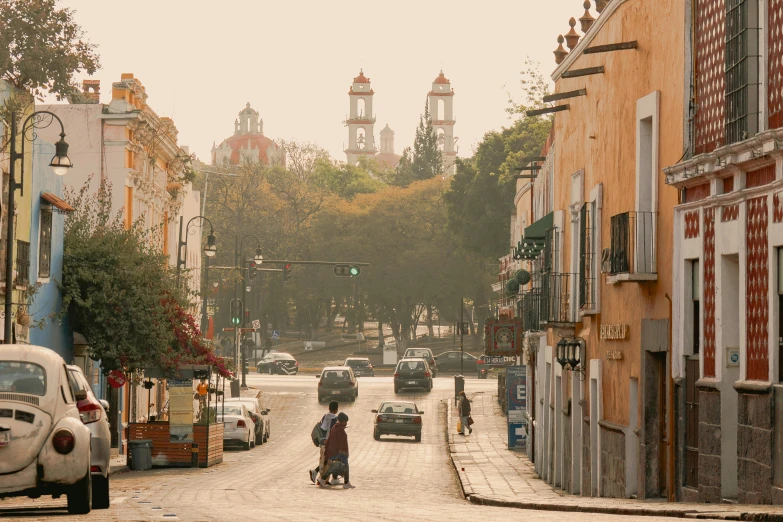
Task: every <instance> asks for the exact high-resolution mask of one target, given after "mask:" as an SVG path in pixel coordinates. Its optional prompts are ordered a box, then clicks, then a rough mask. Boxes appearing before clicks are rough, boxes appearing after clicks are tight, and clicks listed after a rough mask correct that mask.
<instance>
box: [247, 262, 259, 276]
mask: <svg viewBox="0 0 783 522" xmlns="http://www.w3.org/2000/svg"><path fill="white" fill-rule="evenodd" d="M256 268H257V267H256V262H255V261H248V264H247V278H248V279H253V278H254V277H255V276H256Z"/></svg>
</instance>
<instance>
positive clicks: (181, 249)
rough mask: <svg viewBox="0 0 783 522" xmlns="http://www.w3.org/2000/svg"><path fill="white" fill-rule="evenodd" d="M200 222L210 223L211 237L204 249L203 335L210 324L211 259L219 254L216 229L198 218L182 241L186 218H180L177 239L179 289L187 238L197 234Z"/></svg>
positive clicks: (188, 225) (185, 261)
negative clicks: (195, 224) (208, 302)
mask: <svg viewBox="0 0 783 522" xmlns="http://www.w3.org/2000/svg"><path fill="white" fill-rule="evenodd" d="M197 219H198V220H199V225H200V226H203V225H201V221H206V222H207V223H209V235H208V236H207V245H206V246H205V247H204V255H205V256H206V257H207V259H206V265H205V268H204V295H203V297H202V302H201V333H204V332H206V328H207V325H208V324H209V318H208V317H207V297H208V295H209V258H210V257H215V254H216V253H217V247H215V228H214V227H213V226H212V222H211V221H210V220H209V219H207V218H205V217H204V216H196V217H194V218H191V219H190V221H188V224H187V225H186V226H185V239H184V240H183V239H182V222H183V221H184V218H183V217H181V216H180V218H179V237H178V238H177V288H179V279H180V277H179V274H180V270H181V269H182V268H185V266H186V263H187V256H188V239H187V236H189V235H192V234H195V233H196V231H195V230H191V226H193V222H194V221H196V220H197Z"/></svg>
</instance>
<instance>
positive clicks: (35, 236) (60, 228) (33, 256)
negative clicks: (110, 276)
mask: <svg viewBox="0 0 783 522" xmlns="http://www.w3.org/2000/svg"><path fill="white" fill-rule="evenodd" d="M52 156H54V145H53V144H51V143H48V142H45V141H42V140H40V139H38V140H36V141H35V143H34V144H33V172H32V186H33V190H32V216H31V229H30V282H31V283H35V282H38V283H41V287H40V288H39V289H38V291H37V292H36V294H35V296H33V301H32V304H31V305H30V315H31V316H32V319H33V324H35V322H36V321H39V320H40V319H42V318H44V317H48V316H50V315H51V314H52V313H54V312H58V311H59V310H60V306H61V305H62V295H61V293H60V289H59V288H58V283H59V282H60V281H62V274H63V236H64V224H65V216H64V215H63V214H59V213H57V212H54V214H53V216H52V258H51V268H50V271H51V275H50V277H49V278H47V279H38V257H39V244H40V238H41V193H42V192H51V193H52V194H55V195H57V196H59V197H63V177H61V176H58V175H56V174H55V173H54V172H52V169H51V167H49V163H50V162H51V160H52ZM30 344H35V345H38V346H45V347H47V348H51V349H52V350H54V351H56V352H57V353H59V354H60V355H61V356H62V358H63V359H65V361H66V362H68V363H71V362H72V361H73V334H72V333H71V328H70V325H69V324H68V319H67V317H66V318H65V319H63V321H62V322H61V321H59V320H57V319H51V318H48V320H47V324H46V326H45V327H44V328H43V329H40V328H34V327H31V328H30Z"/></svg>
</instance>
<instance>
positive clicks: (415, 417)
mask: <svg viewBox="0 0 783 522" xmlns="http://www.w3.org/2000/svg"><path fill="white" fill-rule="evenodd" d="M372 412H373V413H375V414H376V415H375V428H374V429H373V434H372V436H373V438H374V439H375V440H380V439H381V435H405V436H408V437H415V438H416V442H421V427H422V423H421V416H422V415H423V414H424V412H423V411H421V410H420V409H418V408H417V407H416V404H414V403H412V402H408V401H386V402H382V403H381V405H380V406H378V409H377V410H372Z"/></svg>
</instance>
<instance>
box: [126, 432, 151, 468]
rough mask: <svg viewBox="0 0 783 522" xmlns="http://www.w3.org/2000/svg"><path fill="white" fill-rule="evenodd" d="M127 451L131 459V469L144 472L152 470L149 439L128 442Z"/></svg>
mask: <svg viewBox="0 0 783 522" xmlns="http://www.w3.org/2000/svg"><path fill="white" fill-rule="evenodd" d="M128 451H129V452H130V457H131V469H132V470H133V471H144V470H147V469H152V441H151V440H149V439H140V440H130V441H128Z"/></svg>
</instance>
